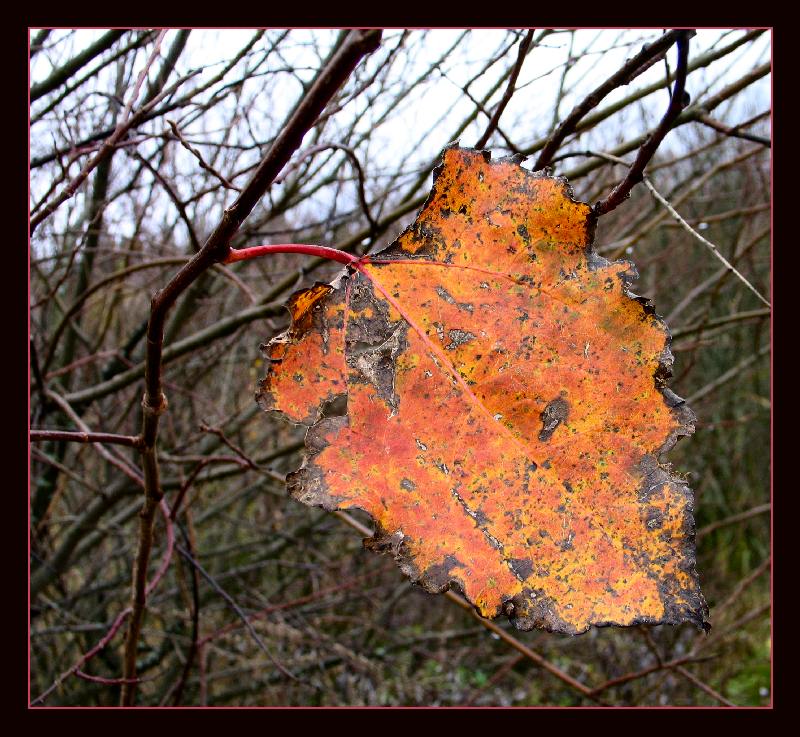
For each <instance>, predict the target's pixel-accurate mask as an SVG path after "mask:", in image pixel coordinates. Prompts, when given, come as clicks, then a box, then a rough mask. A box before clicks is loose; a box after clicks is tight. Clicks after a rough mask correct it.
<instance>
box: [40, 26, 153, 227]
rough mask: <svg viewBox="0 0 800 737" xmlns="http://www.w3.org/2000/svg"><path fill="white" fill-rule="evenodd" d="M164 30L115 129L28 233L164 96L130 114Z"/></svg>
mask: <svg viewBox="0 0 800 737" xmlns="http://www.w3.org/2000/svg"><path fill="white" fill-rule="evenodd" d="M165 34H166V31H162V32H161V33H160V34H159V36H158V38H157V39H156V42H155V45H154V47H153V51H152V53H151V54H150V58H149V59H148V60H147V63H146V64H145V66H144V69H142V71H141V73H140V75H139V79H138V80H137V83H136V85H135V87H134V90H133V93H132V94H131V97H130V99H129V100H128V104H127V105H126V106H125V110H124V111H123V113H122V115H121V116H120V121H119V123H118V124H117V127H116V129H115V130H114V132H113V133H112V134H111V136H110V137H109V138H108V139H107V140H106V141H105V143H103V145H102V146H101V147H100V150H99V151H98V152H97V153H96V154H95V155H94V156H93V157H92V158H91V159H90V160H89V161H88V162H87V163H86V165H85V166H84V167H83V169H81V171H80V173H79V174H78V175H77V176H76V177H75V178H74V179H73V180H72V181H71V182H70V183H69V184H68V185H67V186H66V187H65V188H64V189H63V190H62V191H61V193H60V194H59V195H58V196H57V197H55V199H53V200H52V201H51V202H50V203H49V204H48V205H47V206H46V207H44V208H42V210H41V211H40V212H39V213H37V214H36V215H34V216H33V217H32V218H31V220H30V228H29V234H30V235H31V236H33V232H34V231H35V230H36V228H37V227H38V226H39V224H40V223H42V222H43V221H44V220H46V219H47V218H48V217H50V215H52V214H53V213H54V212H55V211H56V210H57V209H58V208H59V207H60V206H61V205H63V204H64V202H66V201H67V200H68V199H70V197H72V196H73V195H74V194H75V193H76V192H77V191H78V187H80V186H81V184H83V182H84V181H86V178H87V177H88V176H89V174H91V172H92V171H93V170H94V169H95V168H96V167H97V166H98V164H100V163H101V162H102V161H104V160H105V159H106V158H107V157H108V155H109V154H110V153H111V151H112V150H113V149H114V147H115V146H116V144H117V143H118V142H119V141H120V140H121V139H122V137H123V136H124V135H125V134H126V133H127V132H128V131H129V130H130V129H131V128H132V127H133V126H134V125H136V123H138V122H139V120H140V118H141V116H143V115H144V114H145V113H146V112H147V111H148V110H150V109H151V108H152V107H153V106H155V105H156V104H157V103H158V101H159V100H160V99H161V97H163V96H164V94H165V93H162V94H161V95H157V96H156V97H154V98H153V99H152V100H151V101H150V102H149V103H147V104H146V105H144V106H143V107H141V108H140V109H139V111H138V113H136V115H131V111H132V109H133V104H134V102H135V101H136V99H137V98H138V97H139V90H140V88H141V85H142V82H144V78H145V77H146V76H147V72H148V70H149V69H150V67H151V65H152V64H153V62H154V61H155V60H156V57H157V56H158V50H159V48H160V46H161V41H162V39H163V38H164V35H165Z"/></svg>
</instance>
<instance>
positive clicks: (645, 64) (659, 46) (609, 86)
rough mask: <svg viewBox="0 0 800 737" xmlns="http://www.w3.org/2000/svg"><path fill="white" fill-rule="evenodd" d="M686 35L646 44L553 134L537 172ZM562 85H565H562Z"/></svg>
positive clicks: (669, 35)
mask: <svg viewBox="0 0 800 737" xmlns="http://www.w3.org/2000/svg"><path fill="white" fill-rule="evenodd" d="M684 33H685V32H684V31H669V32H668V33H665V34H664V35H662V36H661V38H659V39H658V40H657V41H653V43H651V44H646V45H645V46H644V47H643V48H642V50H641V51H640V52H639V53H638V54H636V56H634V57H633V58H631V59H629V60H628V61H626V62H625V64H623V65H622V67H621V68H620V69H619V71H618V72H617V73H616V74H613V75H612V76H611V77H609V78H608V79H607V80H606V81H605V82H603V84H601V85H600V86H599V87H598V88H597V89H595V90H594V91H593V92H592V93H591V94H589V95H588V96H587V97H586V98H585V99H584V100H583V101H582V102H581V103H580V104H578V105H576V106H575V108H574V109H573V110H572V112H571V113H570V114H569V115H568V116H567V117H566V118H564V120H563V121H562V122H561V124H560V125H559V126H558V127H557V128H556V129H555V130H554V131H553V132H552V133H551V134H550V138H548V139H547V142H546V143H545V144H544V146H543V147H542V150H541V152H540V153H539V156H538V158H537V159H536V163H535V164H534V165H533V168H534V169H537V170H538V169H544V167H546V166H550V164H552V163H553V155H554V154H555V152H556V151H558V147H559V146H560V145H561V144H562V142H563V141H564V139H565V138H566V137H567V136H569V135H570V134H572V133H574V132H575V126H577V124H578V122H579V121H580V120H581V119H582V118H583V117H584V116H585V115H586V114H587V113H588V112H589V111H590V110H593V109H594V108H596V107H597V106H598V105H599V104H600V102H601V101H602V100H603V98H605V97H606V96H607V95H608V94H609V93H611V92H613V91H614V90H615V89H617V87H621V86H623V85H626V84H630V83H631V82H632V81H633V80H634V79H636V77H638V76H639V75H640V74H641V73H642V72H644V71H646V70H647V69H649V68H650V67H651V66H652V65H653V64H655V63H656V62H657V61H658V60H659V59H663V58H666V54H667V51H668V50H669V48H670V47H671V46H672V44H674V43H675V42H676V41H677V40H678V39H679V38H681V36H682V35H684ZM562 84H563V81H562Z"/></svg>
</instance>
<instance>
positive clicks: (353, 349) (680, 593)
mask: <svg viewBox="0 0 800 737" xmlns="http://www.w3.org/2000/svg"><path fill="white" fill-rule="evenodd" d="M593 229H594V216H593V215H592V212H591V208H590V207H589V206H588V205H586V204H583V203H580V202H576V201H575V200H574V199H573V197H572V195H571V192H570V189H569V187H568V185H567V184H566V182H565V181H564V180H563V179H557V178H552V177H548V176H542V175H541V174H532V173H531V172H529V171H527V170H525V169H524V168H522V167H521V166H520V164H519V160H517V159H515V158H511V159H499V160H494V161H492V160H490V156H489V154H488V153H486V152H481V151H474V150H470V149H463V148H458V147H456V146H451V147H449V148H447V149H446V150H445V152H444V154H443V160H442V164H441V166H440V167H439V168H437V171H436V172H435V175H434V187H433V190H432V192H431V194H430V197H429V198H428V200H427V202H426V203H425V205H424V207H423V209H422V211H421V212H420V213H419V215H418V216H417V219H416V220H415V222H414V223H413V225H412V226H410V227H409V228H408V229H407V230H406V231H405V232H403V234H402V235H401V236H400V237H399V238H398V239H397V240H396V241H395V242H394V243H392V244H391V245H390V246H389V247H387V248H386V249H384V250H383V251H381V252H379V253H376V254H372V255H370V256H369V257H366V258H364V259H362V260H361V261H359V262H357V263H355V264H354V265H351V266H350V267H348V268H347V269H346V270H345V271H344V272H343V273H342V274H341V275H340V277H339V278H338V279H337V280H335V281H334V283H333V284H319V283H318V284H315V285H314V286H313V287H312V288H311V289H307V290H304V291H301V292H298V293H296V294H295V295H294V296H293V297H292V298H291V300H290V302H289V305H288V307H289V310H290V312H291V316H292V326H291V328H290V329H289V331H288V332H287V333H285V334H284V335H281V336H279V337H277V338H275V339H273V340H272V341H271V342H270V343H269V345H268V346H267V347H266V355H267V358H268V360H269V364H270V369H269V373H268V374H267V376H266V378H265V379H264V380H263V381H262V382H261V387H260V390H259V393H258V398H259V401H260V403H261V405H262V406H263V407H264V408H265V409H267V410H280V411H281V412H282V413H283V414H284V415H285V416H286V417H288V418H289V419H290V420H292V421H294V422H296V423H303V424H305V425H307V426H308V431H307V434H306V447H307V451H308V452H307V458H306V460H305V463H304V465H303V467H302V468H301V469H300V470H298V471H296V472H294V473H292V474H290V475H289V477H288V479H287V480H288V484H289V488H290V490H291V493H292V495H293V496H294V497H295V498H296V499H298V500H300V501H302V502H304V503H305V504H309V505H316V506H322V507H324V508H325V509H328V510H334V509H351V508H359V509H363V510H365V511H366V512H368V513H369V514H370V515H371V516H372V518H373V519H374V521H375V523H376V526H377V533H376V534H375V536H374V537H373V538H371V539H369V540H367V541H365V544H366V546H367V547H369V548H371V549H374V550H378V551H387V552H391V553H392V554H393V555H394V556H395V558H396V560H397V561H398V563H399V564H400V567H401V568H402V569H403V571H404V572H405V573H406V574H407V575H408V576H410V577H411V578H412V580H414V581H416V582H418V583H419V584H421V585H422V586H424V587H425V588H426V589H427V590H428V591H431V592H441V591H443V590H445V589H446V588H448V587H449V586H454V587H457V588H458V589H460V590H461V591H463V593H464V595H465V596H466V597H467V599H469V601H470V602H472V603H473V604H474V605H475V607H476V608H477V610H478V611H479V612H480V614H482V615H483V616H485V617H495V616H498V615H499V614H500V613H501V612H505V613H506V614H507V615H508V616H509V617H510V619H511V620H512V621H513V623H514V624H515V625H516V627H518V628H519V629H523V630H528V629H532V628H543V629H547V630H550V631H554V632H564V633H570V634H577V633H580V632H584V631H586V630H587V629H588V628H589V627H590V626H591V625H597V626H600V625H610V624H615V625H632V624H638V623H649V624H657V623H670V624H677V623H680V622H684V621H691V622H694V623H695V624H697V625H699V626H705V624H706V616H707V611H708V610H707V607H706V604H705V601H704V599H703V596H702V594H701V592H700V587H699V581H698V575H697V573H696V570H695V560H694V521H693V518H692V503H693V496H692V492H691V490H690V489H689V488H688V486H687V485H686V483H685V482H684V481H683V480H682V479H680V478H678V477H676V476H675V475H673V474H671V472H670V468H669V466H667V465H664V464H663V463H662V462H661V456H662V454H663V453H665V452H666V451H668V450H669V449H670V448H671V447H672V446H673V445H674V444H675V442H676V440H677V439H678V437H679V436H681V435H688V434H690V433H691V432H692V431H693V429H694V426H693V422H694V415H693V414H692V412H691V411H690V410H689V409H688V408H687V407H686V405H685V403H684V402H683V401H682V400H681V399H679V398H678V397H677V396H675V394H673V393H672V392H671V391H670V390H669V389H667V388H666V386H665V381H666V379H667V378H668V377H669V376H670V367H671V364H672V356H671V354H670V351H669V333H668V331H667V328H666V326H665V324H664V323H663V321H662V320H661V319H660V318H659V317H657V316H656V315H655V313H654V311H653V309H652V307H651V306H650V304H649V303H648V301H647V300H645V299H643V298H641V297H636V296H634V295H632V294H631V293H630V292H629V291H628V287H629V285H630V282H631V281H632V279H634V278H635V276H636V272H635V269H634V267H633V264H631V263H630V262H628V261H617V262H613V263H609V262H608V261H606V260H605V259H603V258H601V257H599V256H598V255H597V254H596V253H595V252H594V250H593V249H592V233H593Z"/></svg>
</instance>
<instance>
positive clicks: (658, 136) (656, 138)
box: [594, 31, 694, 217]
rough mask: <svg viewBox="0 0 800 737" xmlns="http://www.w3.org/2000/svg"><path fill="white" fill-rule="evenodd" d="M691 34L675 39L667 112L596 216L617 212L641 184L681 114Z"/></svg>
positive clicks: (599, 206)
mask: <svg viewBox="0 0 800 737" xmlns="http://www.w3.org/2000/svg"><path fill="white" fill-rule="evenodd" d="M692 35H694V31H681V35H680V36H679V38H678V68H677V70H676V78H675V89H673V91H672V97H671V98H670V101H669V107H667V112H666V113H664V117H663V118H662V119H661V122H660V123H659V124H658V127H657V128H656V129H655V131H653V134H652V135H651V136H649V137H648V138H647V139H646V140H645V142H644V143H643V144H642V146H641V148H640V149H639V153H638V154H637V155H636V160H635V161H634V162H633V164H632V166H631V168H630V169H628V174H627V176H626V177H625V179H623V180H622V181H621V182H620V183H619V184H618V185H617V186H616V187H614V189H613V190H612V191H611V194H609V195H608V197H606V198H605V199H604V200H601V201H600V202H598V203H597V204H595V206H594V214H595V215H596V216H597V217H600V216H601V215H606V214H607V213H609V212H611V211H612V210H614V209H616V207H617V206H618V205H620V204H621V203H622V202H624V201H625V200H626V199H627V198H628V197H629V196H630V193H631V190H632V189H633V187H634V186H635V185H636V184H638V183H639V182H641V181H642V177H643V175H644V168H645V166H647V164H648V163H650V159H652V158H653V155H654V154H655V152H656V149H657V148H658V147H659V145H660V144H661V141H662V140H664V136H666V135H667V133H668V132H669V130H670V128H672V124H673V123H674V122H675V120H676V119H677V117H678V115H680V113H681V111H682V110H683V108H684V107H685V102H686V101H685V99H684V89H685V86H686V65H687V62H688V60H689V39H690V38H691V36H692Z"/></svg>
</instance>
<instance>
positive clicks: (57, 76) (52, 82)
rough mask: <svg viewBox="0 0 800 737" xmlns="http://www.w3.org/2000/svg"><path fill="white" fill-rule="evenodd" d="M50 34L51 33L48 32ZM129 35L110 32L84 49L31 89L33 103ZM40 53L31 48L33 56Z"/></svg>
mask: <svg viewBox="0 0 800 737" xmlns="http://www.w3.org/2000/svg"><path fill="white" fill-rule="evenodd" d="M47 33H49V31H47ZM125 33H127V29H123V30H121V31H108V33H104V34H103V35H102V36H100V38H98V39H97V41H95V42H94V43H93V44H92V45H91V46H89V47H88V48H86V49H84V50H83V51H82V52H81V53H80V54H78V55H77V56H75V57H74V58H72V59H70V60H69V61H68V62H67V63H66V64H64V66H61V67H58V69H54V70H53V72H52V73H51V74H50V76H49V77H48V78H47V79H45V80H44V81H42V82H39V83H38V84H35V85H33V87H31V97H30V99H31V102H34V101H35V100H38V99H39V98H40V97H43V96H44V95H46V94H47V93H48V92H52V91H53V90H54V89H56V88H58V87H60V86H61V85H62V84H64V82H66V81H67V80H68V79H69V78H70V77H71V76H72V75H73V74H75V73H76V72H77V71H79V70H80V69H81V68H82V67H84V66H86V65H87V64H88V63H89V62H90V61H91V60H92V59H94V58H95V57H96V56H99V55H100V54H102V53H103V52H104V51H106V50H107V49H110V48H111V47H112V46H113V45H114V44H115V43H116V42H117V40H118V39H119V38H120V37H121V36H123V35H124V34H125ZM45 37H46V36H45ZM36 51H38V49H37V48H36V47H35V46H31V56H33V54H34V53H35V52H36Z"/></svg>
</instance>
